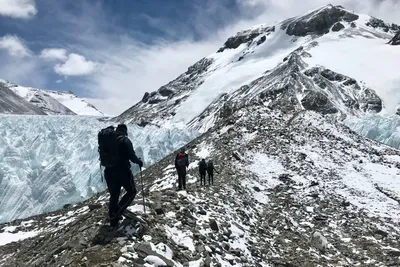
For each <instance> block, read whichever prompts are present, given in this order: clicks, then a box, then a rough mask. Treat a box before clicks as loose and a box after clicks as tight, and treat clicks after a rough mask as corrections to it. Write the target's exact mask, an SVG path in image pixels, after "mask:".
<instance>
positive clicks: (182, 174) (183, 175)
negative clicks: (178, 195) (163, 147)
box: [177, 168, 186, 190]
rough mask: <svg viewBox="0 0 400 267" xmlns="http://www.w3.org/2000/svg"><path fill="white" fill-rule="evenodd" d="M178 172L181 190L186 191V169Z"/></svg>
mask: <svg viewBox="0 0 400 267" xmlns="http://www.w3.org/2000/svg"><path fill="white" fill-rule="evenodd" d="M177 171H178V183H179V190H180V189H182V187H183V188H184V189H186V168H181V169H177Z"/></svg>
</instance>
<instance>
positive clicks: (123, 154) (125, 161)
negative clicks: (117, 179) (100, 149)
mask: <svg viewBox="0 0 400 267" xmlns="http://www.w3.org/2000/svg"><path fill="white" fill-rule="evenodd" d="M117 135H118V137H117V142H118V153H119V156H120V162H119V163H118V164H117V168H128V169H130V168H131V164H130V163H129V161H132V162H133V163H136V164H141V163H142V161H141V160H140V159H139V158H138V157H137V156H136V153H135V150H134V149H133V145H132V142H131V140H129V138H128V137H127V136H125V135H124V134H123V133H119V132H117Z"/></svg>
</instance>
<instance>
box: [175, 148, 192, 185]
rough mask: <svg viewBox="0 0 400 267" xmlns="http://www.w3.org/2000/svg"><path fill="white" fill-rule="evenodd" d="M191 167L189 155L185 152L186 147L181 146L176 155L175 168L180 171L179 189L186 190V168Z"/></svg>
mask: <svg viewBox="0 0 400 267" xmlns="http://www.w3.org/2000/svg"><path fill="white" fill-rule="evenodd" d="M187 167H189V156H188V154H186V153H185V149H184V148H181V150H180V151H179V153H178V154H177V155H176V157H175V168H176V172H177V173H178V183H179V190H182V187H183V189H185V190H186V168H187Z"/></svg>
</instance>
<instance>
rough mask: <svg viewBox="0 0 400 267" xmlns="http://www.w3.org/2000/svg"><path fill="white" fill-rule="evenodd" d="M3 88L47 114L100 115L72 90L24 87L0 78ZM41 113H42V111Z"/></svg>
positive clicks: (100, 114)
mask: <svg viewBox="0 0 400 267" xmlns="http://www.w3.org/2000/svg"><path fill="white" fill-rule="evenodd" d="M0 85H1V86H2V87H3V88H8V89H10V90H12V91H13V92H14V93H15V94H17V95H18V96H20V97H22V98H23V99H24V100H26V101H28V102H29V103H31V104H32V105H34V106H36V107H38V108H40V109H41V110H42V111H43V112H44V114H48V115H94V116H102V115H103V113H101V112H100V111H98V110H97V109H96V108H95V107H94V106H93V105H91V104H89V103H87V102H86V101H84V100H83V99H80V98H79V97H77V96H76V95H74V94H73V93H72V92H59V91H49V90H41V89H37V88H32V87H24V86H20V85H16V84H13V83H10V82H8V81H6V80H2V79H0ZM42 114H43V113H42Z"/></svg>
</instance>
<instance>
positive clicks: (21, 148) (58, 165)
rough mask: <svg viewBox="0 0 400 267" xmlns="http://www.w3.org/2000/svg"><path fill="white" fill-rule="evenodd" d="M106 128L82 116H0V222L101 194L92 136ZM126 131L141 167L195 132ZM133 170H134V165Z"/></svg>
mask: <svg viewBox="0 0 400 267" xmlns="http://www.w3.org/2000/svg"><path fill="white" fill-rule="evenodd" d="M109 125H111V123H110V122H107V121H100V120H98V119H96V118H95V117H86V116H65V115H64V116H63V115H48V116H38V115H32V116H26V115H25V116H22V115H0V223H4V222H8V221H12V220H15V219H22V218H26V217H29V216H32V215H37V214H41V213H44V212H49V211H54V210H57V209H60V208H62V207H63V206H64V205H65V204H73V203H77V202H79V201H82V200H85V199H87V198H89V197H91V196H92V195H93V194H95V193H97V192H101V191H104V190H105V189H106V184H105V181H102V179H101V173H100V164H99V160H98V151H97V133H98V131H99V130H100V129H101V128H104V127H107V126H109ZM128 128H129V137H130V139H131V140H132V143H133V145H134V149H135V151H136V153H137V154H138V156H140V157H141V158H142V159H143V161H144V164H145V167H146V166H149V165H151V164H153V163H155V162H157V161H158V160H160V159H162V158H163V157H164V156H166V155H167V154H169V153H171V152H172V151H174V150H176V149H178V148H179V147H181V146H183V145H185V144H186V143H188V142H189V141H190V140H192V139H194V138H195V137H197V136H198V134H199V133H198V132H196V131H194V130H189V129H186V127H185V126H184V125H182V124H166V125H164V126H163V127H157V126H146V127H144V128H142V127H139V126H137V125H128ZM132 171H133V172H134V173H137V172H138V171H139V169H138V167H137V166H136V165H135V164H132Z"/></svg>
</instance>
